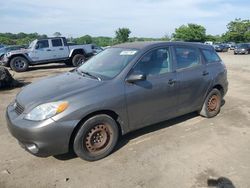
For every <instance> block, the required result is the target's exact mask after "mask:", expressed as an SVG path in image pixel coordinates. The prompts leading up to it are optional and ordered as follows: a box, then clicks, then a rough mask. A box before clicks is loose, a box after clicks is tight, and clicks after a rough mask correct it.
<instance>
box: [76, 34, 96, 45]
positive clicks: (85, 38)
mask: <svg viewBox="0 0 250 188" xmlns="http://www.w3.org/2000/svg"><path fill="white" fill-rule="evenodd" d="M74 42H76V43H77V44H91V43H92V42H93V39H92V37H91V36H90V35H84V36H82V37H79V38H76V39H75V40H74Z"/></svg>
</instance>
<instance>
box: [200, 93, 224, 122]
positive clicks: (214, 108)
mask: <svg viewBox="0 0 250 188" xmlns="http://www.w3.org/2000/svg"><path fill="white" fill-rule="evenodd" d="M221 101H222V96H221V92H220V91H219V90H218V89H215V88H214V89H213V90H212V91H211V92H210V93H209V94H208V96H207V97H206V99H205V102H204V104H203V106H202V109H201V111H200V115H201V116H204V117H207V118H211V117H214V116H216V115H217V114H218V113H219V112H220V107H221Z"/></svg>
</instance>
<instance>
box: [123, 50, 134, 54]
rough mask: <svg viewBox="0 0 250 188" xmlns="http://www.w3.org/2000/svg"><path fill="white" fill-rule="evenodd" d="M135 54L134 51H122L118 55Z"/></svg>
mask: <svg viewBox="0 0 250 188" xmlns="http://www.w3.org/2000/svg"><path fill="white" fill-rule="evenodd" d="M136 52H137V51H136V50H126V51H122V52H121V53H120V55H135V54H136Z"/></svg>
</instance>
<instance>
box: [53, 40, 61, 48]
mask: <svg viewBox="0 0 250 188" xmlns="http://www.w3.org/2000/svg"><path fill="white" fill-rule="evenodd" d="M51 41H52V46H53V47H58V46H62V40H61V39H52V40H51Z"/></svg>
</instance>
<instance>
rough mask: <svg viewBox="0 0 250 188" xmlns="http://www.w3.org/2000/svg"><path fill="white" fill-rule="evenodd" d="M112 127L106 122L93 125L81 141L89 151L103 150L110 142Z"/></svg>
mask: <svg viewBox="0 0 250 188" xmlns="http://www.w3.org/2000/svg"><path fill="white" fill-rule="evenodd" d="M112 134H113V132H112V129H111V128H110V125H108V124H100V125H96V126H95V127H93V128H92V129H91V130H90V131H89V132H88V133H87V135H86V137H85V140H84V141H83V144H84V147H86V149H87V150H88V151H89V152H90V153H97V152H100V151H102V150H105V148H106V147H108V146H109V145H110V143H112Z"/></svg>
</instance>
